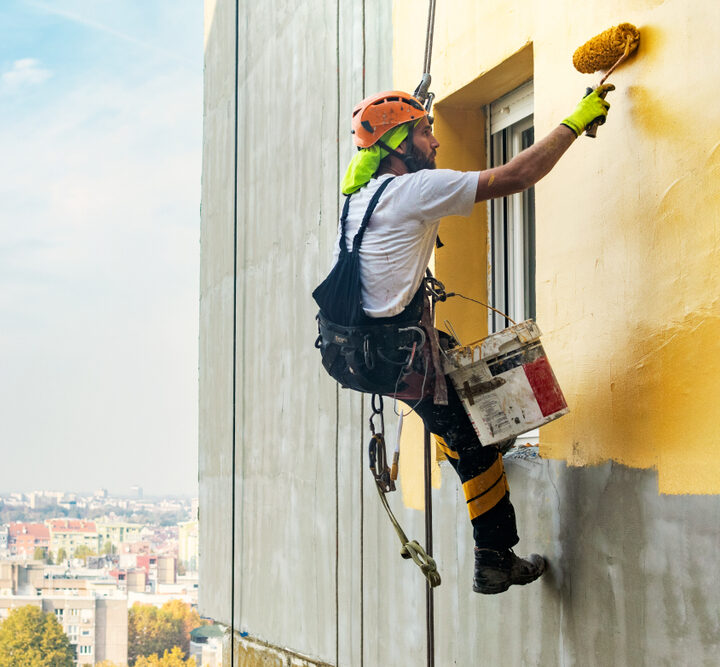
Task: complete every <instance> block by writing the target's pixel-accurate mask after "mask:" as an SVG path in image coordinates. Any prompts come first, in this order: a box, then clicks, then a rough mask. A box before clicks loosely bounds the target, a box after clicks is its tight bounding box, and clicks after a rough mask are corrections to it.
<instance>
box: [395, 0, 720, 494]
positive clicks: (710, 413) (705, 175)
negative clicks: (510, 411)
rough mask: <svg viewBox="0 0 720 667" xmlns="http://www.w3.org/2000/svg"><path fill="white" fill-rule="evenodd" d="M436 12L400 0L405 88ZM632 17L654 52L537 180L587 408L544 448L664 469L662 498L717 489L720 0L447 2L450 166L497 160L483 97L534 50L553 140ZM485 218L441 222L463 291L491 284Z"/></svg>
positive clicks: (581, 403) (399, 66)
mask: <svg viewBox="0 0 720 667" xmlns="http://www.w3.org/2000/svg"><path fill="white" fill-rule="evenodd" d="M426 19H427V7H426V4H425V3H418V2H417V1H416V0H414V1H411V0H395V2H394V82H395V86H396V87H398V88H404V89H410V90H412V89H413V88H414V87H415V85H416V84H417V81H418V80H419V77H420V74H421V66H422V61H423V51H424V40H425V27H426ZM623 21H629V22H631V23H634V24H635V25H637V26H638V27H639V28H640V30H641V44H640V49H639V51H638V53H637V54H636V56H635V57H633V58H632V60H631V61H629V62H628V63H627V64H625V65H623V66H622V67H621V68H620V69H619V70H617V72H616V73H615V74H614V75H613V77H612V79H611V81H612V82H613V83H615V85H616V86H617V90H616V91H614V92H613V93H611V94H610V96H609V98H608V99H609V101H610V102H611V103H612V110H611V113H610V118H609V120H608V123H607V125H606V126H604V127H601V128H600V131H599V133H598V138H597V139H596V140H591V139H587V138H585V137H582V138H580V139H579V140H578V141H577V142H576V143H575V145H573V146H572V147H571V149H570V150H569V152H568V154H567V155H566V156H565V157H564V158H563V159H562V160H561V162H560V163H559V164H558V166H557V167H556V168H555V169H554V170H553V172H552V173H551V174H550V175H549V176H548V177H546V179H544V180H543V181H541V182H540V183H539V184H538V185H537V186H536V207H537V211H536V214H537V309H538V318H537V319H538V323H539V324H540V327H541V329H542V330H543V331H544V333H545V335H544V339H543V340H544V344H545V347H546V349H547V351H548V354H549V356H550V359H551V361H552V363H553V367H554V368H555V371H556V374H557V376H558V378H559V380H560V383H561V385H562V386H563V389H564V391H565V394H566V398H567V399H568V402H569V404H570V407H571V410H572V412H571V414H570V415H569V416H567V417H564V418H563V419H561V420H558V421H556V422H554V423H553V424H550V425H548V426H546V427H543V428H542V429H541V455H542V456H544V457H548V458H560V459H565V460H567V461H568V462H569V463H571V464H572V465H579V466H583V465H592V464H596V463H600V462H602V461H606V460H609V459H610V460H614V461H617V462H620V463H623V464H625V465H628V466H632V467H637V468H656V469H657V470H658V480H659V490H660V492H662V493H673V494H681V493H718V492H720V457H718V456H716V453H718V452H719V451H720V436H719V435H718V428H717V426H718V421H720V420H719V419H718V418H717V417H716V414H717V413H719V412H720V411H719V410H718V408H717V407H716V406H717V404H718V401H719V399H720V391H719V390H718V389H717V384H718V381H719V380H718V378H720V343H719V342H718V341H720V302H719V297H718V295H719V294H720V222H718V212H719V210H720V178H719V177H720V105H718V104H717V103H716V100H715V98H716V90H717V82H718V81H720V64H719V63H718V60H717V58H715V57H714V54H715V53H716V51H717V48H716V40H717V35H716V32H717V26H720V4H718V3H716V2H713V1H711V0H698V2H695V3H692V4H691V5H688V4H687V3H684V2H681V1H680V0H668V1H665V2H663V1H662V0H623V2H620V1H619V0H615V1H605V2H602V3H600V2H596V3H592V4H591V5H583V7H582V11H579V10H578V5H577V4H576V3H570V2H567V1H564V0H547V1H546V2H544V3H535V2H530V1H529V0H526V1H518V2H506V3H499V4H498V3H478V2H475V1H473V0H437V14H436V27H435V37H434V51H433V60H432V74H433V89H434V91H435V92H436V94H437V96H438V97H437V101H436V105H437V114H436V116H437V128H436V130H437V132H436V133H437V136H438V138H439V140H440V142H441V147H440V151H439V154H438V164H439V166H441V167H453V168H460V169H473V168H474V169H478V168H482V167H483V166H484V163H482V153H484V146H481V140H482V135H483V133H484V125H483V119H482V115H481V110H480V108H479V105H480V104H482V103H485V102H488V101H490V99H493V98H495V97H497V96H499V95H500V94H502V93H504V92H508V90H510V89H511V87H514V85H517V83H520V81H515V80H513V76H514V74H513V72H512V71H511V72H510V74H509V75H507V73H506V74H502V70H501V68H500V66H501V65H502V64H503V63H504V62H507V61H508V60H509V59H511V58H512V56H513V54H516V53H518V52H521V53H526V54H527V53H531V55H532V75H533V76H534V80H535V130H536V137H542V136H543V135H544V134H546V133H547V132H549V131H550V130H551V129H552V128H553V127H555V126H556V125H557V124H558V123H559V122H560V121H561V120H562V119H563V118H564V117H565V116H566V115H567V114H568V113H570V111H571V110H572V109H573V107H574V105H575V103H576V102H577V100H578V99H579V98H580V96H581V95H582V93H583V91H584V88H585V86H586V85H592V84H593V83H594V82H596V81H597V80H598V79H599V77H600V75H595V76H594V75H583V74H580V73H578V72H576V71H575V70H574V69H573V67H572V61H571V56H572V53H573V51H574V50H575V48H577V47H578V46H579V45H581V44H582V43H584V42H585V41H586V40H587V39H589V38H590V37H592V36H594V35H595V34H597V33H599V32H601V31H602V30H604V29H606V28H608V27H610V26H612V25H616V24H617V23H620V22H623ZM528 44H531V45H532V46H531V50H528V49H527V48H526V49H525V51H521V50H522V49H523V47H527V45H528ZM519 67H520V69H521V70H522V66H519ZM498 68H500V69H498ZM516 69H517V68H516ZM498 73H500V74H498ZM520 74H521V73H520ZM520 74H518V76H520ZM511 84H512V85H511ZM504 85H505V86H510V87H507V88H506V89H504V90H503V89H502V88H503V86H504ZM483 91H486V92H487V94H486V95H485V94H484V92H483ZM463 123H464V124H465V125H466V127H467V128H468V136H469V142H470V145H465V144H464V143H463V140H462V137H461V136H460V133H459V132H458V128H459V127H462V125H463ZM478 127H481V128H482V130H481V131H480V132H478ZM473 162H475V164H473ZM478 211H479V212H478V213H477V215H476V216H475V218H474V219H473V220H471V221H462V222H458V221H450V222H449V223H443V225H442V227H441V237H442V238H443V241H444V242H445V243H446V248H444V249H442V250H441V251H440V253H438V257H437V273H438V277H439V278H440V279H442V280H444V281H445V282H446V284H447V286H448V288H449V289H456V288H457V289H458V290H460V291H462V290H466V289H467V290H476V292H477V293H478V294H480V293H482V292H483V290H484V284H485V276H484V275H483V272H482V270H481V267H485V269H486V266H487V265H486V261H487V260H486V247H485V234H486V222H485V217H484V216H485V212H484V207H483V206H482V205H481V206H479V207H478ZM466 270H467V271H468V272H469V273H465V271H466ZM459 284H462V289H461V288H460V287H458V285H459ZM452 308H457V310H456V311H452ZM451 311H452V312H451ZM450 312H451V314H452V317H451V319H452V321H453V323H454V324H455V326H456V328H458V329H460V331H459V333H460V334H461V337H462V336H464V335H465V333H464V332H466V331H470V330H472V329H474V328H476V327H479V328H482V326H483V324H482V321H480V322H477V321H473V318H474V317H476V315H475V312H474V310H472V309H468V308H466V307H465V306H464V305H462V306H460V305H457V306H456V305H455V304H453V305H452V306H448V308H447V309H446V310H445V311H444V312H441V313H440V318H439V321H440V322H441V320H442V319H443V317H447V316H448V315H447V313H450ZM481 320H482V318H481ZM458 322H459V324H458ZM411 482H412V475H410V473H409V472H407V473H406V483H407V484H411ZM406 500H407V498H406Z"/></svg>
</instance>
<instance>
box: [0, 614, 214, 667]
mask: <svg viewBox="0 0 720 667" xmlns="http://www.w3.org/2000/svg"><path fill="white" fill-rule="evenodd" d="M205 623H206V621H203V620H202V619H201V618H200V616H199V615H198V613H197V612H196V611H195V610H194V609H192V608H191V607H190V605H188V604H186V603H185V602H182V601H181V600H170V601H169V602H166V603H165V604H164V605H163V606H162V607H161V608H160V609H158V608H157V607H155V606H153V605H143V604H140V603H135V604H134V605H133V606H132V607H131V608H130V610H129V612H128V664H129V665H130V666H131V667H196V664H195V659H194V658H187V659H186V658H185V656H187V655H188V654H189V652H190V631H191V630H193V629H195V628H196V627H198V626H200V625H204V624H205ZM79 664H80V667H84V665H83V663H79ZM74 665H75V651H74V649H73V648H72V646H71V645H70V640H69V639H68V638H67V636H66V635H65V633H64V632H63V629H62V626H61V625H60V623H59V622H58V620H57V619H56V618H55V614H53V613H52V612H47V613H46V612H43V611H42V609H40V607H36V606H33V605H27V606H25V607H18V608H17V609H13V610H11V612H10V614H9V615H8V617H7V618H6V619H5V621H3V622H2V623H0V667H74ZM95 667H121V666H120V665H115V664H114V663H112V662H110V661H107V660H106V661H103V662H100V663H97V664H96V665H95Z"/></svg>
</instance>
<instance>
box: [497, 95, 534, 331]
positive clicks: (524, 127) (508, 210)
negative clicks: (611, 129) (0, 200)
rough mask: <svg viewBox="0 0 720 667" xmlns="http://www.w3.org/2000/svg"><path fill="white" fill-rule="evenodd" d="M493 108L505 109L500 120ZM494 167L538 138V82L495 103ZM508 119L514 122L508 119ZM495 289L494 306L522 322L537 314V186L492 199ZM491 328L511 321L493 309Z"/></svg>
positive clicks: (502, 325)
mask: <svg viewBox="0 0 720 667" xmlns="http://www.w3.org/2000/svg"><path fill="white" fill-rule="evenodd" d="M493 113H495V114H496V115H497V114H501V115H502V116H503V117H502V118H500V119H498V118H495V117H493ZM490 114H491V118H490V125H491V140H490V142H489V145H490V160H489V163H490V166H491V167H499V166H501V165H503V164H505V163H507V162H508V161H510V160H511V159H512V158H513V157H515V156H516V155H517V154H518V153H520V152H521V151H523V150H525V149H526V148H527V147H528V146H531V145H532V144H533V141H534V129H533V116H532V82H530V83H528V84H525V85H523V86H521V87H520V88H519V89H517V90H516V91H513V92H512V93H509V94H508V95H506V96H505V97H503V98H501V100H499V101H498V102H495V103H493V104H492V105H491V106H490ZM508 119H509V120H510V121H511V122H508ZM490 258H491V262H492V265H491V267H490V268H491V270H490V275H489V282H490V284H489V293H490V295H491V299H492V305H493V306H494V307H495V308H497V309H498V310H500V311H502V312H503V313H505V314H507V315H508V316H509V317H510V318H512V319H513V320H515V321H517V322H520V321H522V320H525V319H528V318H534V317H535V190H534V188H530V189H529V190H526V191H525V192H522V193H518V194H515V195H511V196H509V197H503V198H500V199H494V200H492V202H491V203H490ZM488 324H489V328H490V331H491V332H492V331H500V330H502V329H504V328H506V327H507V326H509V325H510V324H511V323H510V321H509V320H508V319H507V318H505V317H504V316H503V315H501V314H497V313H491V314H490V316H489V319H488Z"/></svg>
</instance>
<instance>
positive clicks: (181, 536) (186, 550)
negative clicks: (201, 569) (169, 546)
mask: <svg viewBox="0 0 720 667" xmlns="http://www.w3.org/2000/svg"><path fill="white" fill-rule="evenodd" d="M178 560H179V561H180V562H181V563H182V564H183V565H184V566H185V567H186V568H187V569H188V570H191V571H193V572H195V571H197V569H198V521H197V520H194V521H183V522H181V523H179V524H178Z"/></svg>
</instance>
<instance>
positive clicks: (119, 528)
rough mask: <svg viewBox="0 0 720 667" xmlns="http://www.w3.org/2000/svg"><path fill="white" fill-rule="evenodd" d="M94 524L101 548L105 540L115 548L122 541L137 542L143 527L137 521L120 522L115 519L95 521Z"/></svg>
mask: <svg viewBox="0 0 720 667" xmlns="http://www.w3.org/2000/svg"><path fill="white" fill-rule="evenodd" d="M95 526H96V528H97V534H98V544H99V547H100V549H102V548H103V546H104V545H105V543H106V542H110V543H112V544H113V545H114V546H115V547H116V548H117V547H119V546H120V545H121V544H122V543H123V542H129V543H134V542H138V541H139V540H140V534H141V533H142V530H143V528H144V526H143V525H142V524H139V523H121V522H117V521H113V522H109V521H97V522H96V523H95Z"/></svg>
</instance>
